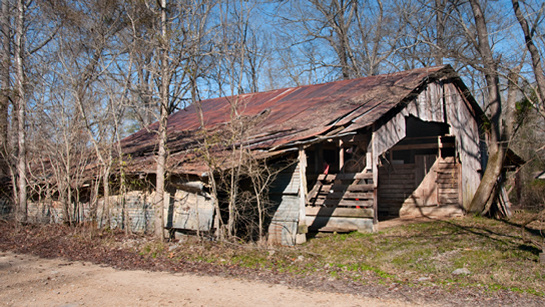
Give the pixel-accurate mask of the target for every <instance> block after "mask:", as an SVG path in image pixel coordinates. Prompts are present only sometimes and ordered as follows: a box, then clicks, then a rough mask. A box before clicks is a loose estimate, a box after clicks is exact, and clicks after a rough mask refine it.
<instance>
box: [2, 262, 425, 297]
mask: <svg viewBox="0 0 545 307" xmlns="http://www.w3.org/2000/svg"><path fill="white" fill-rule="evenodd" d="M0 306H64V307H68V306H237V307H239V306H240V307H242V306H412V305H410V304H407V303H404V302H400V301H386V300H380V299H375V298H362V297H357V296H354V295H348V294H335V293H321V292H309V291H305V290H301V289H291V288H289V287H287V286H285V285H269V284H265V283H259V282H248V281H244V280H238V279H226V278H222V277H210V276H204V277H203V276H195V275H188V274H171V273H159V272H145V271H119V270H115V269H113V268H110V267H101V266H98V265H94V264H90V263H84V262H70V261H64V260H62V259H53V260H50V259H41V258H37V257H34V256H30V255H18V254H13V253H11V252H0ZM419 306H422V305H419Z"/></svg>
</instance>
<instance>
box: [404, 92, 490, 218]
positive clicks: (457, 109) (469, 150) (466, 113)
mask: <svg viewBox="0 0 545 307" xmlns="http://www.w3.org/2000/svg"><path fill="white" fill-rule="evenodd" d="M401 113H403V114H404V115H405V116H408V115H413V116H416V117H418V118H419V119H421V120H423V121H430V122H444V123H447V124H449V125H450V134H452V135H454V136H455V137H456V141H455V142H456V144H455V146H456V152H457V153H458V155H459V159H460V162H461V164H462V169H461V174H460V178H461V180H462V182H461V186H460V189H461V195H462V199H461V200H462V204H463V206H464V208H466V209H467V206H469V204H470V203H471V200H472V199H473V195H475V192H476V191H477V187H478V186H479V183H480V174H479V170H480V169H481V160H480V157H481V155H480V148H479V127H478V123H477V120H476V118H474V115H473V112H472V111H471V109H470V106H469V103H467V102H466V101H465V98H464V97H463V96H462V94H461V93H460V91H459V89H458V88H457V87H456V86H455V85H454V84H452V83H449V82H447V83H442V82H436V83H430V84H428V85H427V86H426V88H425V89H424V90H423V91H422V92H421V93H420V94H419V95H418V97H417V98H416V99H414V100H413V101H412V102H410V103H409V104H408V105H407V107H406V108H405V109H404V110H403V111H402V112H401Z"/></svg>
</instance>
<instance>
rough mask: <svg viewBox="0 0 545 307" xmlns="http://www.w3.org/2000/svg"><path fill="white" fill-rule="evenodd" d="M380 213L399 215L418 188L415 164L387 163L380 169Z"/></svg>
mask: <svg viewBox="0 0 545 307" xmlns="http://www.w3.org/2000/svg"><path fill="white" fill-rule="evenodd" d="M378 171H379V173H378V178H379V179H378V214H379V217H380V216H399V211H400V210H401V207H402V206H403V204H404V203H405V202H407V203H409V202H414V199H413V198H411V196H412V194H413V192H415V190H416V187H417V186H416V184H415V174H416V168H415V165H414V164H400V165H387V166H383V167H379V169H378Z"/></svg>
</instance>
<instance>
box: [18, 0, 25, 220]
mask: <svg viewBox="0 0 545 307" xmlns="http://www.w3.org/2000/svg"><path fill="white" fill-rule="evenodd" d="M24 16H25V8H24V4H23V0H18V1H17V19H16V23H17V24H16V39H15V64H16V81H15V83H16V84H15V86H16V89H17V105H18V108H17V120H18V125H17V126H18V127H17V130H18V131H17V143H18V147H19V148H18V149H19V150H18V152H17V186H18V190H19V191H18V192H19V195H18V199H17V201H18V204H17V205H18V219H19V220H20V221H21V222H26V220H27V182H26V179H27V178H26V144H25V141H26V135H25V123H26V118H25V115H26V114H25V112H26V100H25V99H26V97H25V86H24V84H25V79H24V68H23V31H24V29H23V25H24Z"/></svg>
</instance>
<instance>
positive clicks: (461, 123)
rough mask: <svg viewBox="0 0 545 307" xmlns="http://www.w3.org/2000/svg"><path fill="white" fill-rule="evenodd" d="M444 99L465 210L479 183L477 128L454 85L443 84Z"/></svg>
mask: <svg viewBox="0 0 545 307" xmlns="http://www.w3.org/2000/svg"><path fill="white" fill-rule="evenodd" d="M445 98H446V110H447V119H448V123H449V124H450V127H451V128H450V131H451V132H450V133H451V134H453V135H454V136H456V152H458V154H459V159H460V162H461V164H462V170H461V172H462V173H461V176H460V177H461V180H462V182H461V189H462V195H461V197H462V204H463V207H464V209H466V210H467V209H468V207H469V204H470V203H471V200H472V199H473V196H474V195H475V192H476V191H477V188H478V187H479V184H480V182H481V177H480V174H479V170H480V169H481V161H480V157H481V156H480V149H479V126H478V124H477V122H476V120H475V119H474V117H473V115H472V114H471V112H470V111H469V109H468V107H467V105H466V103H465V101H464V98H462V96H461V94H460V92H459V90H458V88H457V87H456V86H455V85H454V84H452V83H447V84H445Z"/></svg>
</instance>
